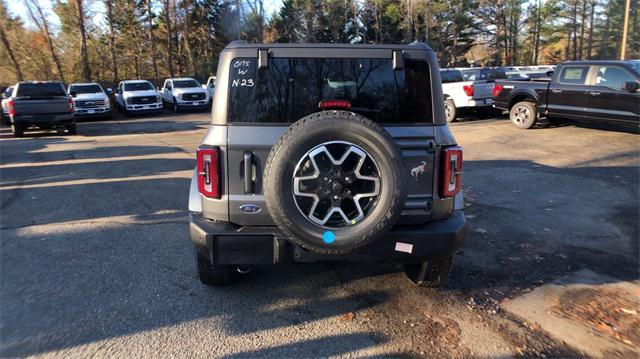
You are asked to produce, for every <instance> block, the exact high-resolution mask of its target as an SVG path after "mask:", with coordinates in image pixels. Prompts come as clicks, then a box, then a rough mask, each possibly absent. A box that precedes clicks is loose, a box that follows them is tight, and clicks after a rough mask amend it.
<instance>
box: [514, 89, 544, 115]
mask: <svg viewBox="0 0 640 359" xmlns="http://www.w3.org/2000/svg"><path fill="white" fill-rule="evenodd" d="M522 101H531V102H533V103H535V104H536V107H537V106H538V104H539V103H540V102H539V96H538V95H537V94H536V93H535V92H534V91H531V90H516V91H515V92H514V93H512V94H511V99H510V100H509V111H511V108H512V107H513V106H514V105H515V104H517V103H518V102H522Z"/></svg>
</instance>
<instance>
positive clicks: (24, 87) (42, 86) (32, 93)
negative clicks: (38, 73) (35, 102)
mask: <svg viewBox="0 0 640 359" xmlns="http://www.w3.org/2000/svg"><path fill="white" fill-rule="evenodd" d="M16 96H18V97H55V96H67V93H66V92H65V91H64V87H62V84H60V83H55V82H54V83H51V82H50V83H23V84H19V85H18V92H17V93H16Z"/></svg>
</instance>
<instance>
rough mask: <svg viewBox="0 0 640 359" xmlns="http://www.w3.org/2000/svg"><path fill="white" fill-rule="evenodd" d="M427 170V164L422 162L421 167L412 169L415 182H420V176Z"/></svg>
mask: <svg viewBox="0 0 640 359" xmlns="http://www.w3.org/2000/svg"><path fill="white" fill-rule="evenodd" d="M426 170H427V163H426V162H425V161H421V162H420V165H419V166H416V167H414V168H412V169H411V177H413V180H414V181H418V176H420V175H421V174H423V173H424V172H425V171H426Z"/></svg>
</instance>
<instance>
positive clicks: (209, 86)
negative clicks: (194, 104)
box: [202, 76, 216, 100]
mask: <svg viewBox="0 0 640 359" xmlns="http://www.w3.org/2000/svg"><path fill="white" fill-rule="evenodd" d="M202 88H203V89H205V90H207V92H208V93H209V100H212V99H213V93H214V92H215V91H216V77H215V76H211V77H209V79H208V80H207V83H206V84H205V85H202Z"/></svg>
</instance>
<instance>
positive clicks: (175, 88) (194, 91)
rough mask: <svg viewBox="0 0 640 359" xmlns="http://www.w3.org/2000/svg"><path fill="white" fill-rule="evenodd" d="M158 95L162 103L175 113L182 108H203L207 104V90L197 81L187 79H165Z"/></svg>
mask: <svg viewBox="0 0 640 359" xmlns="http://www.w3.org/2000/svg"><path fill="white" fill-rule="evenodd" d="M160 93H161V94H162V101H163V102H164V103H165V104H166V105H170V106H171V108H172V109H173V111H175V112H178V111H180V110H181V109H184V108H203V107H205V106H207V105H208V104H209V93H208V92H207V90H205V89H203V88H202V86H201V85H200V83H199V82H198V81H197V80H195V79H192V78H188V77H180V78H172V79H166V80H165V81H164V86H163V87H162V89H161V90H160Z"/></svg>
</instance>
